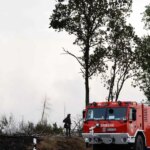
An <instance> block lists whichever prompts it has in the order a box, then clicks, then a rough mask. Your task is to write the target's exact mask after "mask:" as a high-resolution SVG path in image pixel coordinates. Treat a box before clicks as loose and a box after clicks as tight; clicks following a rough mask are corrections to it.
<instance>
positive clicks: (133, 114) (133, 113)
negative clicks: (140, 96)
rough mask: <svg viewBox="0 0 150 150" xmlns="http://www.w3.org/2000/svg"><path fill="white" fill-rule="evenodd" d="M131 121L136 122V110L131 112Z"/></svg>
mask: <svg viewBox="0 0 150 150" xmlns="http://www.w3.org/2000/svg"><path fill="white" fill-rule="evenodd" d="M132 120H133V121H135V120H136V109H133V110H132Z"/></svg>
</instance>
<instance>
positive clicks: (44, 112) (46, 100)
mask: <svg viewBox="0 0 150 150" xmlns="http://www.w3.org/2000/svg"><path fill="white" fill-rule="evenodd" d="M48 100H49V99H48V98H47V96H45V97H44V101H43V108H42V116H41V124H45V123H47V117H46V111H47V110H50V107H49V103H48Z"/></svg>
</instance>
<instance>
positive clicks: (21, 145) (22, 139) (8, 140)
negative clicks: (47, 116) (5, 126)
mask: <svg viewBox="0 0 150 150" xmlns="http://www.w3.org/2000/svg"><path fill="white" fill-rule="evenodd" d="M0 150H33V137H31V136H0Z"/></svg>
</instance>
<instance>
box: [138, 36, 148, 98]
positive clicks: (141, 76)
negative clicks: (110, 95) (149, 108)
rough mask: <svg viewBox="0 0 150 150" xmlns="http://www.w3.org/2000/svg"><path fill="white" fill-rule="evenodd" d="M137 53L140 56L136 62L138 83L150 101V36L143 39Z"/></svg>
mask: <svg viewBox="0 0 150 150" xmlns="http://www.w3.org/2000/svg"><path fill="white" fill-rule="evenodd" d="M136 53H137V56H138V57H137V61H136V62H137V65H138V67H139V70H138V72H137V73H136V75H137V78H136V83H137V85H138V86H139V87H140V89H141V90H142V91H143V92H144V95H145V96H146V98H147V100H148V101H150V36H144V37H143V38H141V40H140V41H139V42H138V47H137V49H136Z"/></svg>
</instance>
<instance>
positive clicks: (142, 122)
mask: <svg viewBox="0 0 150 150" xmlns="http://www.w3.org/2000/svg"><path fill="white" fill-rule="evenodd" d="M84 112H85V113H84V124H83V133H82V135H83V138H84V140H85V143H86V145H87V146H88V145H92V147H93V150H100V149H103V148H104V149H106V148H110V147H111V149H112V147H113V146H114V147H119V146H127V147H129V148H132V149H134V150H144V149H145V148H150V106H148V105H144V104H138V103H136V102H131V101H124V102H121V101H118V102H93V103H91V104H90V105H89V106H87V107H86V109H85V111H84Z"/></svg>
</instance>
